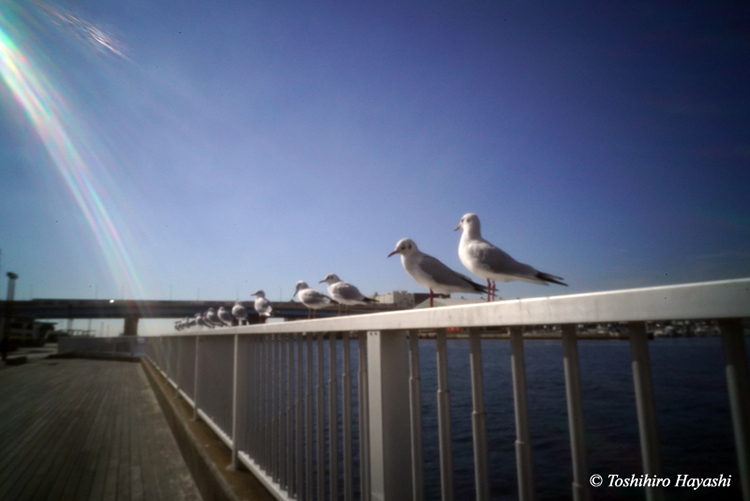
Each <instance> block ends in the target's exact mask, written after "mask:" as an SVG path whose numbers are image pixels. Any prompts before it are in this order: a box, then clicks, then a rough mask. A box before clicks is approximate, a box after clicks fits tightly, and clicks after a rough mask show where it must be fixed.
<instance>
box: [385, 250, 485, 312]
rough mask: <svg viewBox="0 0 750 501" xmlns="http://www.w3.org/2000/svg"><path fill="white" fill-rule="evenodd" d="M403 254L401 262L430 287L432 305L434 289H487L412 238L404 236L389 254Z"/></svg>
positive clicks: (414, 276)
mask: <svg viewBox="0 0 750 501" xmlns="http://www.w3.org/2000/svg"><path fill="white" fill-rule="evenodd" d="M394 254H401V264H402V265H404V269H405V270H406V272H407V273H408V274H409V275H411V278H413V279H414V280H415V281H416V282H417V283H418V284H419V285H422V286H424V287H427V288H428V289H430V307H432V306H433V301H432V300H433V291H434V292H439V293H441V294H450V293H452V292H470V293H476V294H482V293H484V292H487V289H486V288H485V287H484V286H483V285H480V284H478V283H476V282H474V281H472V280H471V279H470V278H469V277H467V276H465V275H462V274H460V273H458V272H455V271H453V270H451V269H450V268H448V267H447V266H446V265H444V264H443V263H442V262H440V261H439V260H438V259H436V258H434V257H432V256H430V255H429V254H425V253H424V252H422V251H420V250H419V249H418V248H417V244H415V243H414V241H413V240H411V239H410V238H402V239H401V240H399V241H398V243H397V244H396V249H395V250H394V251H393V252H391V253H390V254H388V257H391V256H392V255H394Z"/></svg>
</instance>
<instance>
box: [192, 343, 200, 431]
mask: <svg viewBox="0 0 750 501" xmlns="http://www.w3.org/2000/svg"><path fill="white" fill-rule="evenodd" d="M200 338H201V337H200V336H195V360H194V363H195V374H193V421H197V420H198V381H200V379H199V377H198V370H199V367H200V364H199V363H198V356H199V353H200V351H199V349H200Z"/></svg>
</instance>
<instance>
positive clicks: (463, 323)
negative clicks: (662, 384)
mask: <svg viewBox="0 0 750 501" xmlns="http://www.w3.org/2000/svg"><path fill="white" fill-rule="evenodd" d="M745 317H750V278H739V279H732V280H718V281H713V282H699V283H690V284H680V285H666V286H658V287H645V288H637V289H623V290H615V291H605V292H591V293H583V294H569V295H563V296H545V297H535V298H527V299H510V300H501V301H494V302H491V303H477V304H469V305H459V306H445V307H441V308H425V309H419V310H402V311H394V312H384V313H372V314H363V315H350V316H343V317H332V318H321V319H316V320H297V321H294V322H275V323H274V322H272V323H265V324H255V325H246V326H238V327H219V328H215V329H197V328H193V329H190V330H184V331H180V332H175V333H174V334H176V335H180V336H190V335H200V336H206V335H212V334H215V335H227V334H288V333H308V332H353V331H388V330H403V329H407V330H408V329H440V328H447V327H487V326H528V325H557V324H580V323H603V322H643V321H658V320H691V319H721V318H745Z"/></svg>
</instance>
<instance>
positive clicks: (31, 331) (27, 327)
mask: <svg viewBox="0 0 750 501" xmlns="http://www.w3.org/2000/svg"><path fill="white" fill-rule="evenodd" d="M5 329H6V331H5V334H6V335H7V336H8V340H9V341H10V343H11V345H12V346H19V345H20V346H28V345H42V344H44V342H45V341H46V339H47V337H48V336H49V334H50V333H52V332H53V331H54V330H55V323H54V322H40V321H38V320H36V319H34V318H25V317H14V318H12V319H11V320H10V321H9V323H8V324H6V326H5Z"/></svg>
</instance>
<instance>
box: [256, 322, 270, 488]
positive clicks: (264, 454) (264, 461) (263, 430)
mask: <svg viewBox="0 0 750 501" xmlns="http://www.w3.org/2000/svg"><path fill="white" fill-rule="evenodd" d="M258 343H259V345H258V354H259V357H260V361H259V362H260V367H259V370H258V390H259V395H258V396H259V401H258V404H259V407H260V409H259V412H258V426H259V428H260V430H259V432H260V433H259V435H260V436H259V437H258V438H259V442H260V452H259V457H260V465H261V467H262V468H263V469H264V470H265V471H266V473H268V336H266V335H262V336H259V338H258Z"/></svg>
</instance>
